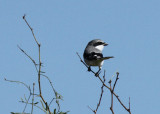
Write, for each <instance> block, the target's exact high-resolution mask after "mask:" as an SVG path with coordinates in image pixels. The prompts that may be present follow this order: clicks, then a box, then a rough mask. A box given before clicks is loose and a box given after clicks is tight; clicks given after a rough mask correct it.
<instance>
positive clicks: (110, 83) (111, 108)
mask: <svg viewBox="0 0 160 114" xmlns="http://www.w3.org/2000/svg"><path fill="white" fill-rule="evenodd" d="M108 83H109V85H110V92H111V107H110V110H111V112H112V114H114V111H113V89H112V80H110V81H109V82H108Z"/></svg>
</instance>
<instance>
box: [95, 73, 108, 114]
mask: <svg viewBox="0 0 160 114" xmlns="http://www.w3.org/2000/svg"><path fill="white" fill-rule="evenodd" d="M105 81H106V79H105V71H104V76H103V82H104V83H105ZM103 88H104V84H102V87H101V94H100V98H99V102H98V104H97V108H96V110H95V114H96V113H97V111H98V108H99V106H100V104H101V100H102V96H103V92H104V90H103Z"/></svg>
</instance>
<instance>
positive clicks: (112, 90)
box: [77, 52, 131, 114]
mask: <svg viewBox="0 0 160 114" xmlns="http://www.w3.org/2000/svg"><path fill="white" fill-rule="evenodd" d="M77 55H78V57H79V58H80V61H81V62H82V63H83V64H84V65H85V66H86V67H87V68H89V67H88V66H87V65H86V63H85V62H84V61H83V60H82V59H81V57H80V55H79V54H78V52H77ZM91 72H92V73H93V74H94V75H95V74H96V73H95V72H94V71H93V70H91ZM118 76H119V72H117V77H116V80H115V83H114V85H113V89H112V87H111V81H112V80H110V81H109V83H110V87H108V86H107V85H106V84H105V82H104V81H103V80H102V79H101V77H100V76H99V74H98V75H97V76H96V77H98V78H99V80H100V81H101V82H102V84H103V85H104V87H106V88H107V89H109V90H110V91H111V99H112V101H113V95H114V96H115V97H116V98H117V100H118V101H119V103H120V104H121V105H122V107H123V108H124V109H125V110H126V111H128V112H129V113H130V114H131V112H130V107H129V108H127V107H126V106H125V105H124V104H123V103H122V101H121V100H120V98H119V96H118V95H117V94H116V93H115V92H114V89H115V86H116V83H117V81H118V79H119V77H118ZM112 104H113V103H112ZM112 104H111V107H112V108H113V106H112ZM129 104H130V103H129ZM94 113H95V112H94ZM112 113H113V112H112Z"/></svg>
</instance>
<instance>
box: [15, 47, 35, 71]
mask: <svg viewBox="0 0 160 114" xmlns="http://www.w3.org/2000/svg"><path fill="white" fill-rule="evenodd" d="M17 47H18V48H19V49H20V50H21V51H22V52H23V53H24V54H25V55H26V56H27V57H28V58H29V59H30V60H31V61H32V62H33V64H34V66H35V68H36V71H37V72H38V69H37V64H36V62H35V60H34V59H32V57H31V56H29V55H28V54H27V53H26V52H25V51H24V50H23V49H22V48H21V47H19V46H18V45H17Z"/></svg>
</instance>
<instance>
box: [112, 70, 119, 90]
mask: <svg viewBox="0 0 160 114" xmlns="http://www.w3.org/2000/svg"><path fill="white" fill-rule="evenodd" d="M118 76H119V72H117V77H116V80H115V82H114V85H113V92H114V89H115V86H116V84H117V81H118V79H119V77H118Z"/></svg>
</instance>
